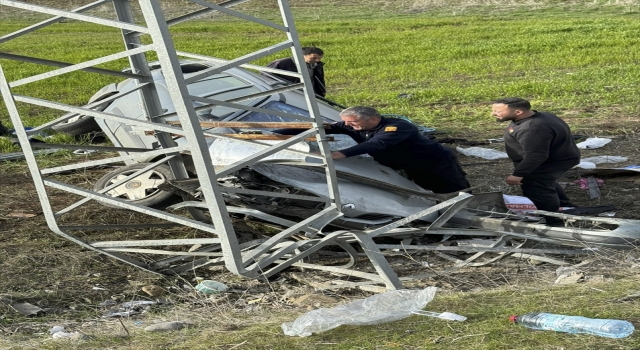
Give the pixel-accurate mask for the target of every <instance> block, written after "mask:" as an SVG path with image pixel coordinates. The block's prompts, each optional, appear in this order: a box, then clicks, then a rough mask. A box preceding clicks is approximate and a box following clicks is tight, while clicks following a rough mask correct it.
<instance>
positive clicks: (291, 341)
mask: <svg viewBox="0 0 640 350" xmlns="http://www.w3.org/2000/svg"><path fill="white" fill-rule="evenodd" d="M30 3H41V4H48V5H57V4H60V3H62V6H64V7H69V8H70V7H72V6H79V5H82V4H84V3H85V2H82V1H78V0H70V1H61V0H59V1H56V0H42V1H33V2H30ZM163 3H164V4H165V6H166V8H167V10H168V11H169V12H171V13H172V14H175V13H179V12H180V11H182V6H183V5H185V2H182V1H178V0H176V1H166V2H163ZM291 3H292V6H293V11H294V15H295V16H296V25H297V28H298V30H299V32H300V36H301V39H302V43H303V44H304V45H315V46H319V47H322V48H323V49H324V50H325V52H326V56H325V59H324V61H325V62H326V73H327V77H326V80H327V83H328V88H329V91H328V97H329V98H331V99H333V100H335V101H337V102H339V103H341V104H344V105H356V104H363V105H371V106H373V107H376V108H378V109H379V110H380V111H381V112H383V113H394V114H403V115H406V116H408V117H409V118H411V119H412V120H414V121H415V122H418V123H422V124H425V125H428V126H432V127H436V128H438V129H441V130H445V131H447V132H448V133H449V134H451V135H453V136H459V137H466V138H469V139H477V138H483V137H500V136H501V133H502V128H503V127H504V125H501V124H497V123H495V122H494V120H493V118H491V117H490V115H489V111H490V102H491V101H492V100H494V99H497V98H500V97H505V96H521V97H525V98H528V99H530V100H531V101H532V102H533V104H534V107H535V108H536V109H540V110H546V111H551V112H555V113H557V114H558V115H560V116H561V117H563V118H564V119H565V120H567V121H568V122H569V123H570V125H571V126H572V128H573V129H574V131H576V132H581V133H586V134H588V135H633V134H636V133H637V132H638V125H639V124H638V123H639V122H640V113H639V112H640V97H639V96H640V94H638V82H639V81H640V68H639V67H640V66H639V64H638V63H639V62H640V50H638V47H639V41H640V39H639V38H638V32H639V30H640V21H638V20H639V19H640V18H639V17H640V16H639V14H640V12H639V9H640V5H639V3H638V1H619V0H615V1H614V0H611V1H603V0H597V1H552V0H540V1H532V0H524V1H517V0H511V1H509V0H475V1H474V0H458V1H455V0H454V1H445V0H415V1H413V0H399V1H378V0H374V1H364V0H355V1H333V0H318V1H315V2H312V1H308V0H299V1H294V0H292V1H291ZM274 4H275V2H274V1H269V0H260V1H250V2H249V3H247V4H243V5H242V6H240V7H239V9H243V10H246V11H247V12H248V13H251V14H253V15H256V16H261V17H264V18H272V19H273V18H276V17H275V16H276V12H275V11H274ZM106 13H107V11H106V10H99V11H96V12H95V14H96V15H101V14H106ZM36 19H37V16H31V15H27V14H21V13H19V12H15V11H10V10H8V9H7V7H5V6H0V36H1V35H4V34H6V33H9V32H12V31H15V30H17V29H19V28H22V27H24V26H25V25H28V24H31V23H34V21H35V20H36ZM172 33H173V37H174V40H175V42H176V47H177V48H178V50H182V51H191V52H198V53H201V54H204V55H210V56H217V57H222V58H232V57H237V56H240V55H242V54H244V53H248V52H251V51H253V50H255V49H257V48H260V47H264V46H267V45H271V44H274V43H277V42H279V41H282V40H284V38H283V37H282V36H281V35H276V33H275V32H274V31H272V30H267V29H264V28H262V27H259V26H257V25H247V24H246V23H243V22H240V21H237V20H234V19H232V18H229V17H228V16H210V17H205V18H202V19H200V20H198V21H195V22H190V23H185V24H180V25H177V26H175V27H173V28H172ZM121 45H122V43H121V38H120V36H119V35H118V33H117V31H115V30H113V29H108V28H105V27H98V26H92V25H87V24H82V23H78V22H75V21H65V22H64V23H60V24H58V25H55V26H52V27H49V28H46V29H43V30H40V31H38V32H37V33H36V34H34V35H33V36H28V37H25V38H23V39H17V40H12V41H9V42H6V43H1V44H0V52H6V53H12V54H22V55H30V56H36V57H39V58H44V59H56V60H63V61H67V62H73V63H75V62H80V61H83V60H87V59H91V58H95V57H98V56H102V55H105V54H109V53H114V52H116V51H118V50H120V48H121ZM285 55H286V53H283V54H282V55H278V56H277V57H282V56H285ZM275 58H276V56H273V57H268V58H264V59H262V60H260V61H258V62H254V63H255V64H266V63H267V62H268V61H270V60H272V59H275ZM149 59H150V60H152V59H153V57H149ZM0 65H2V68H3V69H4V71H5V73H6V74H7V75H8V77H9V80H11V81H13V80H16V79H20V78H23V77H26V76H30V75H33V74H34V73H42V72H46V71H47V70H49V69H50V68H46V67H45V68H43V67H42V66H39V65H35V64H29V63H16V62H13V61H10V60H5V59H0ZM125 66H127V62H126V61H124V60H121V61H116V62H111V63H109V64H105V65H103V66H102V67H103V68H110V69H121V68H123V67H125ZM116 81H118V79H114V78H109V77H104V76H97V75H92V74H89V73H74V74H73V75H67V76H64V77H60V78H55V79H48V80H46V83H33V84H28V85H26V86H23V87H18V88H16V89H15V91H14V92H15V93H18V94H25V95H29V96H34V97H41V98H46V99H52V100H56V101H61V102H63V103H69V104H75V105H82V104H84V103H86V101H87V100H88V98H89V97H90V96H91V95H92V94H93V93H94V92H95V91H97V90H98V89H99V88H101V87H102V86H104V85H105V84H108V83H111V82H116ZM401 94H404V96H408V97H406V98H400V97H399V96H400V95H401ZM20 108H21V110H20V112H21V114H22V116H23V118H24V122H25V124H26V125H33V126H35V125H38V124H41V123H43V122H46V121H49V120H52V119H54V118H56V117H58V116H59V112H57V111H54V110H49V109H44V108H36V107H32V106H25V105H20ZM0 120H1V121H2V122H3V123H6V124H7V125H8V126H9V127H11V123H10V122H9V118H8V113H7V111H6V109H5V108H4V105H2V104H0ZM56 138H58V139H60V140H66V141H68V139H65V137H64V136H61V135H57V136H56ZM16 150H17V149H16V148H15V147H13V146H12V145H11V143H10V142H9V141H8V140H6V139H1V138H0V151H1V152H7V151H16ZM59 157H60V158H56V157H51V159H50V160H48V161H50V162H62V161H64V159H63V158H64V157H68V155H60V156H59ZM25 173H26V170H25V166H24V164H23V163H20V162H17V163H11V164H2V165H0V175H1V176H5V177H12V178H13V179H14V180H15V183H13V185H15V186H16V188H20V189H21V190H22V189H24V192H20V195H19V196H18V197H16V198H14V199H11V201H12V203H14V202H16V201H23V200H25V199H24V198H29V200H27V201H31V202H34V203H35V202H36V201H37V197H36V196H35V195H34V191H33V189H32V188H28V186H27V185H25V184H22V185H20V183H21V182H28V178H27V177H26V176H24V175H23V174H25ZM12 181H13V180H12ZM19 185H20V186H19ZM1 190H2V189H1V188H0V193H2V192H1ZM8 202H9V200H7V202H5V203H8ZM3 220H7V219H4V218H0V241H1V242H2V244H1V245H0V253H1V255H0V262H2V263H3V265H4V266H5V272H4V273H3V275H0V276H1V277H0V278H1V279H2V280H3V281H2V282H0V286H1V287H0V291H1V292H2V293H3V295H10V296H11V297H13V298H17V299H22V300H28V301H32V302H33V303H36V301H39V302H42V303H44V304H48V305H54V306H56V307H61V308H62V307H63V306H64V308H66V309H68V310H69V311H67V313H57V314H52V315H47V316H43V317H39V318H33V319H30V318H27V317H23V316H19V315H17V314H16V313H14V312H12V311H11V310H10V309H8V308H2V312H3V313H2V315H1V316H0V329H2V334H3V338H2V339H0V348H2V349H5V348H6V349H29V348H38V349H107V348H109V349H300V348H307V349H554V350H559V349H566V350H569V349H638V348H640V340H639V339H640V338H638V336H637V335H635V336H632V337H630V338H628V339H623V340H611V339H604V338H597V337H594V336H585V335H571V334H561V333H554V332H539V331H538V332H534V331H530V330H528V329H525V328H523V327H520V326H517V325H513V324H510V323H508V322H507V320H506V319H507V318H508V316H509V315H511V314H519V313H525V312H533V311H551V312H557V313H563V314H579V315H583V316H588V317H598V318H618V319H625V320H629V321H631V322H634V323H635V324H637V325H638V324H640V317H639V316H638V315H639V314H640V313H639V311H640V309H639V307H638V303H637V301H635V300H630V301H626V302H615V300H616V299H618V298H621V297H624V296H627V295H630V294H634V293H637V290H638V287H637V285H638V279H639V278H640V274H638V272H637V267H636V268H633V267H632V266H633V265H632V263H630V262H629V261H634V259H635V258H636V257H637V256H640V255H639V254H638V253H637V252H635V251H634V252H629V254H628V255H629V257H630V259H631V260H627V261H626V262H625V263H621V264H619V265H617V267H618V268H619V269H605V272H604V274H605V275H606V277H607V278H606V279H605V280H604V281H602V282H600V283H596V284H580V285H574V286H553V280H554V277H553V270H552V269H548V270H545V273H546V274H545V275H543V276H542V277H540V276H538V275H536V276H537V277H535V278H531V279H530V280H527V279H526V278H520V279H518V281H517V282H510V281H506V282H504V281H495V283H494V284H495V286H494V287H495V288H490V287H485V288H480V289H479V290H476V291H473V292H470V291H467V292H443V293H442V294H438V296H437V297H436V299H435V300H434V301H433V302H432V303H431V304H430V305H429V307H428V309H429V310H440V311H451V312H455V313H459V314H462V315H465V316H467V317H469V320H468V321H466V322H464V323H453V322H444V321H438V320H435V319H430V318H424V317H419V316H413V317H411V318H408V319H406V320H403V321H399V322H394V323H385V324H381V325H375V326H366V327H341V328H338V329H335V330H332V331H329V332H326V333H322V334H319V335H315V336H313V337H311V338H289V337H285V336H284V335H282V332H281V330H280V328H279V325H280V323H282V322H284V321H291V320H293V319H294V318H295V317H296V316H298V315H300V314H302V313H303V312H305V311H306V310H304V309H291V308H287V307H282V308H272V307H268V306H264V307H263V308H260V307H257V308H254V309H252V310H251V311H247V310H245V309H243V310H240V311H238V310H235V309H234V308H233V305H231V306H230V307H229V308H222V307H218V306H215V305H214V306H212V304H211V303H210V302H209V301H207V300H205V298H203V297H197V296H190V299H187V300H186V301H185V298H182V299H180V298H178V300H180V303H178V305H177V306H176V307H175V308H172V309H170V310H168V311H165V312H153V313H151V314H150V315H148V318H147V319H145V321H144V322H145V323H143V324H138V323H136V321H135V320H133V319H132V320H125V321H124V323H123V324H121V323H119V321H115V320H113V319H109V320H104V319H100V318H99V316H97V315H98V314H99V312H98V311H97V307H96V306H95V305H96V304H98V303H99V302H101V301H102V300H103V299H104V298H105V295H106V294H105V295H103V294H100V293H99V292H96V291H92V290H91V286H93V285H98V284H99V285H109V286H112V287H113V288H125V287H128V284H129V283H131V282H132V281H141V280H142V281H144V282H147V283H149V282H156V283H162V284H164V285H166V284H170V283H178V282H176V281H175V280H171V281H168V280H158V279H157V278H156V277H153V276H149V275H146V274H143V273H141V272H139V271H137V270H135V269H133V268H130V267H127V266H124V267H123V266H122V265H121V264H119V263H117V262H114V261H111V260H108V259H103V258H102V257H99V256H96V255H95V254H94V253H92V252H86V251H83V250H81V249H80V248H79V247H76V246H74V245H73V244H72V243H70V242H65V241H62V242H61V239H58V238H56V237H54V236H53V235H52V234H50V233H48V229H47V226H46V224H45V223H44V220H39V221H38V220H36V219H34V221H31V224H30V225H29V224H25V225H24V226H21V227H20V228H19V229H12V230H11V231H8V230H4V229H3V228H2V225H4V224H3V222H4V221H3ZM6 222H8V220H7V221H6ZM524 264H525V263H523V265H524ZM527 268H530V266H527V267H526V268H525V267H523V266H516V267H515V268H514V269H513V271H512V273H514V274H518V273H522V271H523V270H526V269H527ZM539 269H540V270H542V268H539ZM478 271H481V270H478ZM482 273H484V272H478V274H482ZM504 278H505V280H506V279H508V278H510V277H504ZM43 286H44V287H43ZM45 287H46V290H49V292H47V291H46V290H45ZM51 290H53V292H51ZM134 293H135V291H134ZM273 294H275V293H273ZM107 297H108V296H107ZM355 297H357V296H353V298H355ZM349 298H351V296H343V299H342V300H346V299H349ZM636 300H637V299H636ZM70 305H73V308H72V307H71V306H70ZM175 319H181V320H188V321H189V323H190V324H191V326H190V327H189V328H188V329H186V330H182V331H179V332H175V333H164V334H150V333H145V332H143V331H142V328H143V327H144V326H146V325H148V324H149V322H151V321H158V320H175ZM55 324H65V325H68V326H69V327H70V329H72V330H81V331H83V332H85V333H88V334H91V335H92V337H91V338H90V339H88V340H85V341H81V342H56V341H51V339H49V338H50V335H49V334H47V333H46V329H48V327H50V326H51V325H55Z"/></svg>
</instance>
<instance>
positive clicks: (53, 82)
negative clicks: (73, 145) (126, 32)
mask: <svg viewBox="0 0 640 350" xmlns="http://www.w3.org/2000/svg"><path fill="white" fill-rule="evenodd" d="M260 3H264V2H259V4H260ZM419 3H420V2H419V1H416V2H413V7H412V6H410V5H411V4H409V3H408V2H401V1H399V2H386V3H385V4H387V5H386V7H385V6H382V7H381V9H382V10H381V13H385V14H387V15H386V16H385V17H383V18H367V17H366V16H364V15H363V16H361V13H360V12H359V10H361V9H362V7H356V5H358V4H359V3H358V2H356V3H355V5H354V6H346V5H345V7H344V8H340V9H338V10H339V11H340V10H344V12H339V11H338V12H336V11H331V8H329V7H322V6H323V3H321V4H320V5H318V6H319V8H320V9H321V13H323V14H325V13H326V14H327V18H325V17H322V19H311V18H307V17H306V15H305V14H306V13H307V11H311V8H309V7H308V6H302V5H299V7H296V8H294V10H295V11H296V12H297V13H300V14H301V19H298V20H297V28H298V30H299V32H300V36H301V39H302V42H303V44H304V45H316V46H320V47H322V48H323V49H324V50H325V51H326V56H325V60H324V61H325V62H326V74H327V82H328V87H329V93H328V97H330V98H331V99H334V100H336V101H337V102H340V103H341V104H344V105H356V104H364V105H371V106H374V107H377V108H379V109H380V110H381V111H382V112H383V113H395V114H403V115H406V116H408V117H410V118H412V119H413V120H414V121H416V122H419V123H423V124H427V125H429V126H432V127H436V128H441V129H445V130H446V131H449V132H451V133H454V134H461V135H466V134H477V133H478V132H480V133H483V134H486V135H487V136H492V135H497V134H499V133H500V129H501V128H502V126H501V125H498V124H495V123H494V122H493V121H492V118H490V117H489V104H490V101H492V100H493V99H496V98H500V97H504V96H522V97H525V98H528V99H530V100H531V101H532V102H533V104H534V107H535V108H538V109H544V110H548V111H552V112H556V113H557V114H559V115H560V116H566V117H567V118H569V121H570V124H571V125H572V126H573V127H574V129H576V128H577V129H582V128H584V129H591V131H592V132H594V133H598V132H601V131H602V132H605V133H611V132H613V133H618V132H630V131H631V132H635V131H636V130H637V128H636V126H635V125H633V124H631V123H625V122H614V120H616V121H625V120H627V121H629V122H634V121H636V118H637V115H638V105H640V103H639V102H640V101H639V100H640V97H638V94H637V93H635V91H636V90H637V82H638V81H640V68H639V65H638V64H637V63H638V60H639V59H640V54H639V53H638V52H637V50H633V49H632V48H633V47H637V45H638V43H639V41H640V39H638V37H637V35H636V34H637V32H638V31H639V30H640V22H639V21H638V13H637V12H633V11H629V10H628V9H629V7H628V6H626V7H625V6H623V5H620V6H604V5H602V4H600V5H594V4H593V3H589V4H582V5H581V6H579V5H578V4H576V3H573V4H569V5H567V4H565V5H564V6H553V5H554V4H553V3H551V4H547V6H541V7H540V8H539V9H537V10H535V11H531V10H530V9H529V8H527V7H525V6H522V5H520V6H511V7H504V6H503V7H500V6H493V7H494V8H493V10H491V11H488V9H489V8H491V6H489V7H487V6H480V5H482V3H480V4H476V6H475V7H474V6H472V5H468V6H466V7H465V8H466V9H467V10H465V11H466V12H464V13H462V14H461V15H455V16H454V15H451V14H449V15H447V12H446V11H444V10H443V7H442V6H441V5H442V4H440V5H438V6H436V5H430V6H431V7H432V8H438V9H439V10H438V11H435V12H433V11H427V12H416V13H410V12H409V10H410V9H411V8H417V7H419V6H418V5H419ZM422 3H434V2H433V1H431V2H425V1H423V2H422ZM461 3H464V2H461ZM394 4H395V7H394V6H393V5H394ZM402 4H404V7H402V6H400V5H402ZM325 5H326V4H325ZM454 5H456V4H455V3H454V4H451V6H449V7H448V8H449V9H451V8H453V7H455V6H454ZM570 5H572V6H573V7H570ZM434 6H435V7H434ZM456 6H463V5H460V4H458V5H456ZM427 7H429V6H427ZM474 8H475V9H476V10H474ZM480 8H482V9H485V11H484V12H481V11H478V9H480ZM258 9H262V10H261V11H262V12H261V14H262V15H263V17H267V18H269V17H270V16H271V17H273V16H274V12H273V9H272V8H271V9H268V7H266V5H265V7H264V8H261V7H259V6H258ZM313 9H314V10H316V11H318V7H314V8H313ZM567 9H569V10H567ZM392 10H393V11H392ZM525 10H529V11H525ZM363 11H364V13H365V14H366V13H367V11H368V10H366V11H365V10H363ZM394 11H395V12H394ZM414 12H415V11H414ZM354 13H356V15H353V14H354ZM340 14H342V15H340ZM23 25H24V23H23V22H18V21H2V23H1V24H0V32H1V33H8V32H11V31H12V30H16V29H17V28H20V27H21V26H23ZM172 30H173V34H174V41H175V43H176V46H177V48H178V50H183V51H190V52H198V53H202V54H205V55H210V56H218V57H223V58H232V57H237V56H240V55H243V54H246V53H248V52H251V51H253V50H256V49H258V48H261V47H265V46H268V45H271V44H274V43H277V42H280V41H282V40H284V39H285V38H284V36H283V35H282V34H280V33H276V32H275V31H274V30H271V29H269V28H265V27H263V26H260V25H257V24H246V23H243V22H239V21H237V20H233V19H231V18H229V17H228V16H225V17H216V18H214V19H213V20H210V21H198V22H191V23H185V24H180V25H177V26H175V27H173V28H172ZM34 38H37V40H34ZM78 38H81V39H80V43H78ZM248 39H249V40H248ZM120 47H121V43H120V37H119V35H118V34H117V31H115V30H114V29H111V28H106V27H102V26H94V25H87V24H81V23H77V22H73V21H71V22H67V23H61V24H58V25H55V26H51V27H48V28H46V29H43V30H40V31H38V32H37V33H36V34H34V35H32V36H27V37H24V38H20V39H16V40H13V41H9V42H7V43H4V44H0V50H2V51H6V52H10V53H16V54H25V55H33V56H36V57H41V58H48V59H58V60H62V61H68V62H80V61H82V60H87V59H91V58H95V57H98V56H100V55H105V54H108V53H113V52H116V51H118V50H120ZM287 55H288V53H287V52H283V53H281V54H279V55H274V56H272V57H269V58H265V59H262V60H259V61H257V62H254V63H257V64H266V63H267V62H269V61H270V60H272V59H275V58H277V57H282V56H287ZM149 59H154V58H153V57H150V58H149ZM0 64H2V66H3V68H4V69H5V71H6V74H7V75H8V76H9V79H10V80H15V79H19V78H22V77H25V76H29V75H32V74H34V73H36V72H38V73H41V72H45V71H47V70H49V68H46V67H42V66H39V65H35V64H26V63H15V62H12V61H6V60H0ZM126 65H127V63H126V61H125V60H119V61H116V62H110V63H108V64H105V65H102V67H103V68H110V69H120V68H122V67H124V66H126ZM118 80H119V79H118V78H113V77H107V76H99V75H96V74H90V73H82V72H81V73H74V74H71V75H67V76H63V77H59V78H55V79H48V80H46V81H44V82H36V83H32V84H28V85H26V86H22V87H18V88H16V89H15V93H19V94H28V95H30V96H35V97H40V98H47V99H56V100H59V101H62V102H64V103H69V104H74V105H80V104H83V103H85V102H86V101H87V99H88V98H89V97H90V96H91V95H92V93H93V92H95V91H97V90H98V89H99V88H100V87H102V86H104V85H105V84H107V83H110V82H114V81H118ZM80 81H82V84H80V83H79V82H80ZM399 94H411V96H410V98H408V99H402V98H398V95H399ZM21 113H22V115H23V119H24V120H25V123H27V124H38V123H42V122H44V121H47V120H51V119H53V118H55V117H56V116H58V115H60V112H58V111H55V110H49V109H45V108H40V107H33V106H21ZM0 119H2V120H4V121H6V120H7V119H8V117H7V114H6V111H5V110H4V108H2V109H0ZM594 125H595V127H594Z"/></svg>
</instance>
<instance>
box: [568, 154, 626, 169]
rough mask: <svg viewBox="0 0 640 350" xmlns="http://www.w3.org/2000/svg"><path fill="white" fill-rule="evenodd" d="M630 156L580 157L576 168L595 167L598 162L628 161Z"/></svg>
mask: <svg viewBox="0 0 640 350" xmlns="http://www.w3.org/2000/svg"><path fill="white" fill-rule="evenodd" d="M628 159H629V158H627V157H619V156H596V157H589V158H583V159H580V164H578V165H576V166H575V168H582V169H595V168H596V165H598V164H605V163H620V162H626V161H627V160H628Z"/></svg>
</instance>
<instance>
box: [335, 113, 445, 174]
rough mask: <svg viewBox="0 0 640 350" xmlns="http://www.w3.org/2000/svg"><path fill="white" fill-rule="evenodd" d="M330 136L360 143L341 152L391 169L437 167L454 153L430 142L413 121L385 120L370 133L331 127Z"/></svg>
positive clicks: (342, 127) (369, 131)
mask: <svg viewBox="0 0 640 350" xmlns="http://www.w3.org/2000/svg"><path fill="white" fill-rule="evenodd" d="M326 132H327V134H346V135H349V136H350V137H351V138H352V139H353V140H355V141H356V142H357V143H358V144H357V145H355V146H353V147H349V148H346V149H343V150H340V152H342V153H343V154H344V155H345V156H347V157H352V156H357V155H360V154H365V153H368V154H369V155H370V156H372V157H373V159H375V161H377V162H378V163H380V164H382V165H386V166H388V167H390V168H392V169H396V170H398V169H405V170H408V169H414V168H437V167H438V164H437V162H438V161H441V160H445V159H446V160H448V159H449V157H450V154H451V152H450V151H449V150H448V149H447V148H445V147H444V146H442V145H441V144H439V143H437V142H435V141H433V140H429V139H428V138H426V137H424V136H423V135H421V134H420V131H418V128H417V127H416V126H415V125H413V124H411V123H410V122H408V121H406V120H402V119H397V118H384V117H382V119H381V121H380V124H378V126H377V127H375V128H374V129H371V130H354V129H353V128H351V127H349V126H346V125H345V123H344V122H337V123H335V124H331V127H330V128H328V129H327V130H326Z"/></svg>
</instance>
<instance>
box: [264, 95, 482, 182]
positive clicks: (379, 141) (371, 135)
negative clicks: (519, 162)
mask: <svg viewBox="0 0 640 350" xmlns="http://www.w3.org/2000/svg"><path fill="white" fill-rule="evenodd" d="M340 118H341V119H342V121H341V122H337V123H334V124H330V125H327V129H326V132H327V134H346V135H349V136H350V137H351V138H352V139H354V140H355V141H356V142H357V143H358V144H357V145H355V146H353V147H349V148H346V149H343V150H340V151H336V152H331V156H332V158H333V159H340V158H346V157H353V156H357V155H360V154H365V153H368V154H369V155H370V156H372V157H373V159H374V160H375V161H377V162H378V163H380V164H382V165H386V166H388V167H390V168H392V169H395V170H400V169H402V170H404V172H405V173H406V174H407V176H408V178H409V179H411V180H413V181H414V182H415V183H416V184H417V185H418V186H420V187H422V188H424V189H427V190H431V191H433V192H435V193H451V192H458V191H462V190H465V189H467V188H469V187H470V185H469V182H468V181H467V178H466V177H465V175H466V173H465V172H464V171H463V170H462V167H460V163H458V160H457V159H456V157H455V155H454V154H453V152H452V151H451V150H449V149H448V148H446V147H444V146H442V145H441V144H439V143H437V142H435V141H432V140H429V139H428V138H426V137H424V136H422V135H421V134H420V131H418V128H417V127H416V126H415V125H413V124H411V123H410V122H408V121H405V120H402V119H397V118H384V117H382V116H381V115H380V113H378V111H377V110H375V109H374V108H371V107H365V106H355V107H351V108H347V109H345V110H343V111H342V112H341V113H340ZM300 131H301V130H300V129H280V130H275V131H274V132H276V133H280V134H296V133H299V132H300Z"/></svg>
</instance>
